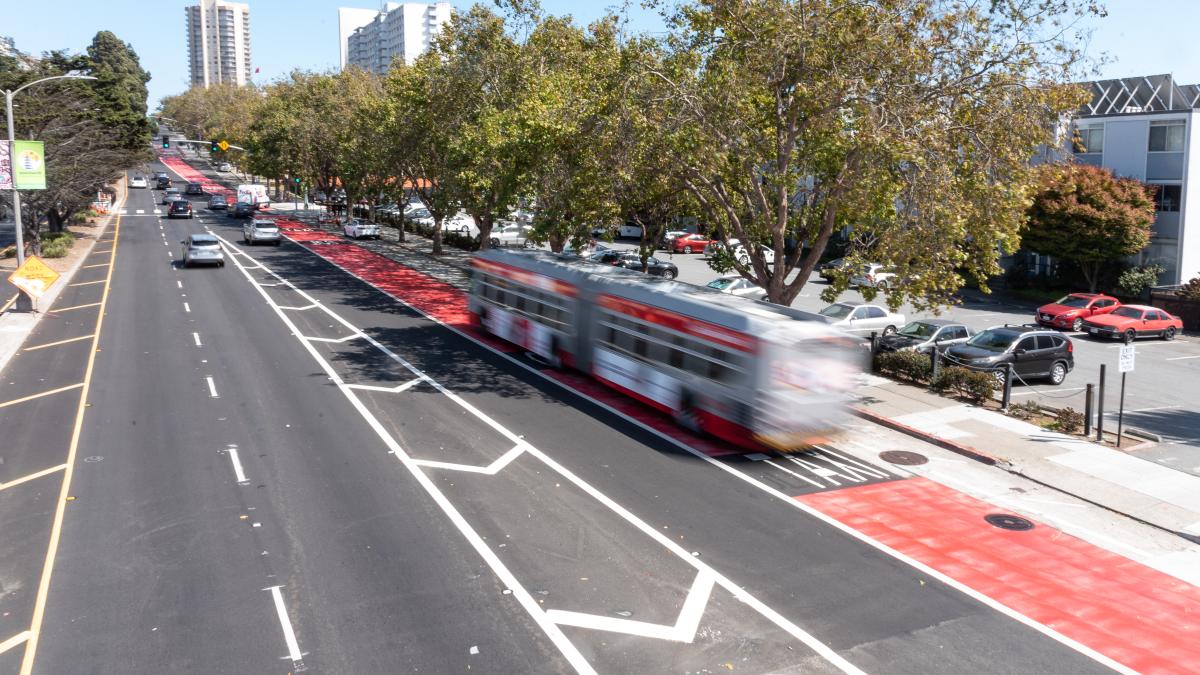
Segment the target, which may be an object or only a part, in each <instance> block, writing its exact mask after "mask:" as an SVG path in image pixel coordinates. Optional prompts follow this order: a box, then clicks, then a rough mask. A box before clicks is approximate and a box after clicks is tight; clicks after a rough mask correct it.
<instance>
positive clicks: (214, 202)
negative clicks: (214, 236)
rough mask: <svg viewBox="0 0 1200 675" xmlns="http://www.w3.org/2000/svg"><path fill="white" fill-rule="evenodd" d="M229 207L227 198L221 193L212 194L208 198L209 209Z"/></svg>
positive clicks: (216, 209) (219, 209)
mask: <svg viewBox="0 0 1200 675" xmlns="http://www.w3.org/2000/svg"><path fill="white" fill-rule="evenodd" d="M227 208H229V199H228V198H227V197H224V196H222V195H213V196H212V197H210V198H209V200H208V209H209V210H210V211H224V210H225V209H227Z"/></svg>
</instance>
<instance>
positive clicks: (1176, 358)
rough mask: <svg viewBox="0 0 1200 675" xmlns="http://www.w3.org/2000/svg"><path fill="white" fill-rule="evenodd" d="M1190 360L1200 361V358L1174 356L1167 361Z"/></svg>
mask: <svg viewBox="0 0 1200 675" xmlns="http://www.w3.org/2000/svg"><path fill="white" fill-rule="evenodd" d="M1188 359H1200V356H1172V357H1171V358H1169V359H1166V360H1167V361H1186V360H1188Z"/></svg>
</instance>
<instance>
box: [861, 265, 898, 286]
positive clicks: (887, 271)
mask: <svg viewBox="0 0 1200 675" xmlns="http://www.w3.org/2000/svg"><path fill="white" fill-rule="evenodd" d="M896 281H897V279H896V270H895V269H894V268H892V267H888V266H885V265H880V264H879V263H867V264H865V265H863V266H862V267H860V268H859V269H858V272H856V273H855V274H854V276H852V277H850V285H851V286H856V287H860V288H861V287H867V288H878V289H880V290H886V289H887V288H888V287H889V286H891V285H892V284H894V283H896Z"/></svg>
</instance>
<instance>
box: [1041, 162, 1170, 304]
mask: <svg viewBox="0 0 1200 675" xmlns="http://www.w3.org/2000/svg"><path fill="white" fill-rule="evenodd" d="M1038 177H1039V181H1038V191H1037V194H1036V195H1035V196H1034V198H1033V203H1032V205H1031V206H1030V207H1029V213H1028V221H1027V222H1026V225H1025V227H1024V229H1023V230H1022V237H1023V239H1024V243H1025V246H1026V247H1027V248H1029V249H1032V250H1034V251H1037V252H1038V253H1042V254H1045V255H1049V256H1053V257H1056V258H1062V259H1063V260H1069V261H1072V262H1074V263H1076V264H1078V265H1079V268H1080V270H1081V271H1082V272H1083V275H1084V278H1085V279H1087V282H1088V286H1089V287H1090V289H1091V290H1092V291H1093V292H1094V291H1095V290H1096V284H1097V282H1098V280H1099V277H1100V270H1101V268H1102V266H1103V265H1104V264H1106V263H1110V262H1112V261H1114V260H1117V259H1120V258H1123V257H1125V256H1128V255H1133V254H1134V253H1137V252H1138V251H1140V250H1142V249H1143V248H1145V247H1146V245H1147V244H1149V243H1150V227H1151V226H1152V225H1153V224H1154V188H1153V187H1151V186H1148V185H1146V184H1145V183H1142V182H1141V181H1139V180H1137V179H1134V178H1121V177H1118V176H1116V175H1114V174H1113V172H1112V171H1110V170H1108V169H1104V168H1101V167H1097V166H1089V165H1086V164H1074V163H1069V164H1047V165H1045V166H1042V167H1040V169H1039V171H1038Z"/></svg>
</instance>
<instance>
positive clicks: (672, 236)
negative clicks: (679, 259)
mask: <svg viewBox="0 0 1200 675" xmlns="http://www.w3.org/2000/svg"><path fill="white" fill-rule="evenodd" d="M689 234H693V233H692V232H688V231H687V230H668V231H666V232H664V233H663V238H662V246H660V247H659V248H661V249H662V250H664V251H672V250H674V249H672V248H671V245H672V244H674V243H675V240H676V239H678V238H680V237H686V236H688V235H689Z"/></svg>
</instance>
